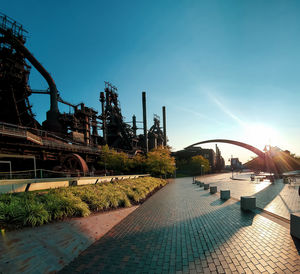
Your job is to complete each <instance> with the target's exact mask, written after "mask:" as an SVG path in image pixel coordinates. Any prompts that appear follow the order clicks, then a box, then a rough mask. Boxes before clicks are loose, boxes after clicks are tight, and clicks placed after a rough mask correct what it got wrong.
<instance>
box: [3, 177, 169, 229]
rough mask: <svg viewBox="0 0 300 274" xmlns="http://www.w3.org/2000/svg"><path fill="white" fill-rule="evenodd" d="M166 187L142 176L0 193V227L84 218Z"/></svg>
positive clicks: (143, 198)
mask: <svg viewBox="0 0 300 274" xmlns="http://www.w3.org/2000/svg"><path fill="white" fill-rule="evenodd" d="M166 184H167V181H166V180H163V179H158V178H153V177H143V178H136V179H128V180H121V181H115V182H110V183H101V184H97V185H84V186H72V187H68V188H57V189H51V190H48V191H46V192H45V191H43V192H26V193H15V194H0V228H1V229H3V228H5V229H9V230H11V229H16V228H22V227H25V226H32V227H33V226H40V225H43V224H46V223H49V222H52V221H57V220H63V219H64V218H70V217H85V216H88V215H90V214H91V213H92V212H100V211H106V210H111V209H116V208H120V207H130V206H132V205H136V204H140V203H143V202H144V201H145V200H146V199H147V198H148V197H149V196H151V195H152V194H153V193H154V192H156V191H157V190H158V189H160V188H161V187H163V186H165V185H166Z"/></svg>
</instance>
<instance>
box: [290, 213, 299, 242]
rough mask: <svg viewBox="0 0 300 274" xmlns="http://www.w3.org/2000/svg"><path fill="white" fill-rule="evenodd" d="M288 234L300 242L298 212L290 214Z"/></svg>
mask: <svg viewBox="0 0 300 274" xmlns="http://www.w3.org/2000/svg"><path fill="white" fill-rule="evenodd" d="M290 232H291V235H292V236H294V237H296V238H298V239H299V240H300V212H298V213H291V222H290Z"/></svg>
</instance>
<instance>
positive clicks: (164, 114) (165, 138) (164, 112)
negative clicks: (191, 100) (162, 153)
mask: <svg viewBox="0 0 300 274" xmlns="http://www.w3.org/2000/svg"><path fill="white" fill-rule="evenodd" d="M162 113H163V130H164V147H166V146H167V130H166V128H167V124H166V107H165V106H163V107H162Z"/></svg>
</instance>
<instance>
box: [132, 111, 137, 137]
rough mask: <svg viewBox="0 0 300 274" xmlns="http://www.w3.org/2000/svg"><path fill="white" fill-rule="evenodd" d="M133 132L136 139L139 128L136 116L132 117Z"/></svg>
mask: <svg viewBox="0 0 300 274" xmlns="http://www.w3.org/2000/svg"><path fill="white" fill-rule="evenodd" d="M132 130H133V135H134V137H136V130H137V126H136V116H135V115H133V116H132Z"/></svg>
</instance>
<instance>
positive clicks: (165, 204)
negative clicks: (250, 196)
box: [61, 178, 300, 273]
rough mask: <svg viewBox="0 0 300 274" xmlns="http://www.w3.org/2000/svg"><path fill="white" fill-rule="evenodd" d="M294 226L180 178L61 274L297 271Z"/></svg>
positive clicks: (298, 259) (297, 245) (296, 243)
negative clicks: (291, 229)
mask: <svg viewBox="0 0 300 274" xmlns="http://www.w3.org/2000/svg"><path fill="white" fill-rule="evenodd" d="M299 251H300V247H299V241H298V240H296V239H293V238H292V237H291V236H290V233H289V228H287V227H285V226H282V225H280V224H279V223H277V222H274V221H272V220H271V219H269V218H265V217H264V216H262V215H261V214H258V213H252V212H248V213H246V212H243V211H241V210H240V203H239V202H237V201H236V200H234V199H230V200H227V201H225V202H224V201H221V200H220V199H219V194H213V195H211V194H209V192H208V191H206V190H203V188H199V187H198V186H197V185H194V184H192V178H183V179H176V180H175V182H173V183H170V184H168V185H167V186H165V187H164V188H163V189H161V190H160V191H158V192H157V193H156V194H155V195H153V196H152V197H151V198H149V199H148V200H147V201H146V202H145V203H144V204H142V205H141V206H140V207H139V208H138V209H136V210H135V211H134V212H133V213H131V214H130V215H129V216H128V217H127V218H125V219H124V220H123V221H122V222H120V223H119V224H118V225H116V226H115V227H114V228H112V229H111V230H110V231H109V232H108V233H107V234H106V235H104V236H103V237H102V238H101V239H100V240H98V241H97V242H95V243H94V244H93V245H92V246H90V247H89V248H88V249H87V250H85V251H84V252H83V253H82V254H81V255H80V256H79V257H78V258H76V259H75V260H74V261H73V262H72V263H71V264H69V265H68V266H67V267H65V268H64V269H63V270H62V271H61V273H176V272H177V273H224V272H226V273H231V272H232V273H282V272H284V273H299V270H300V256H299Z"/></svg>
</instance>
